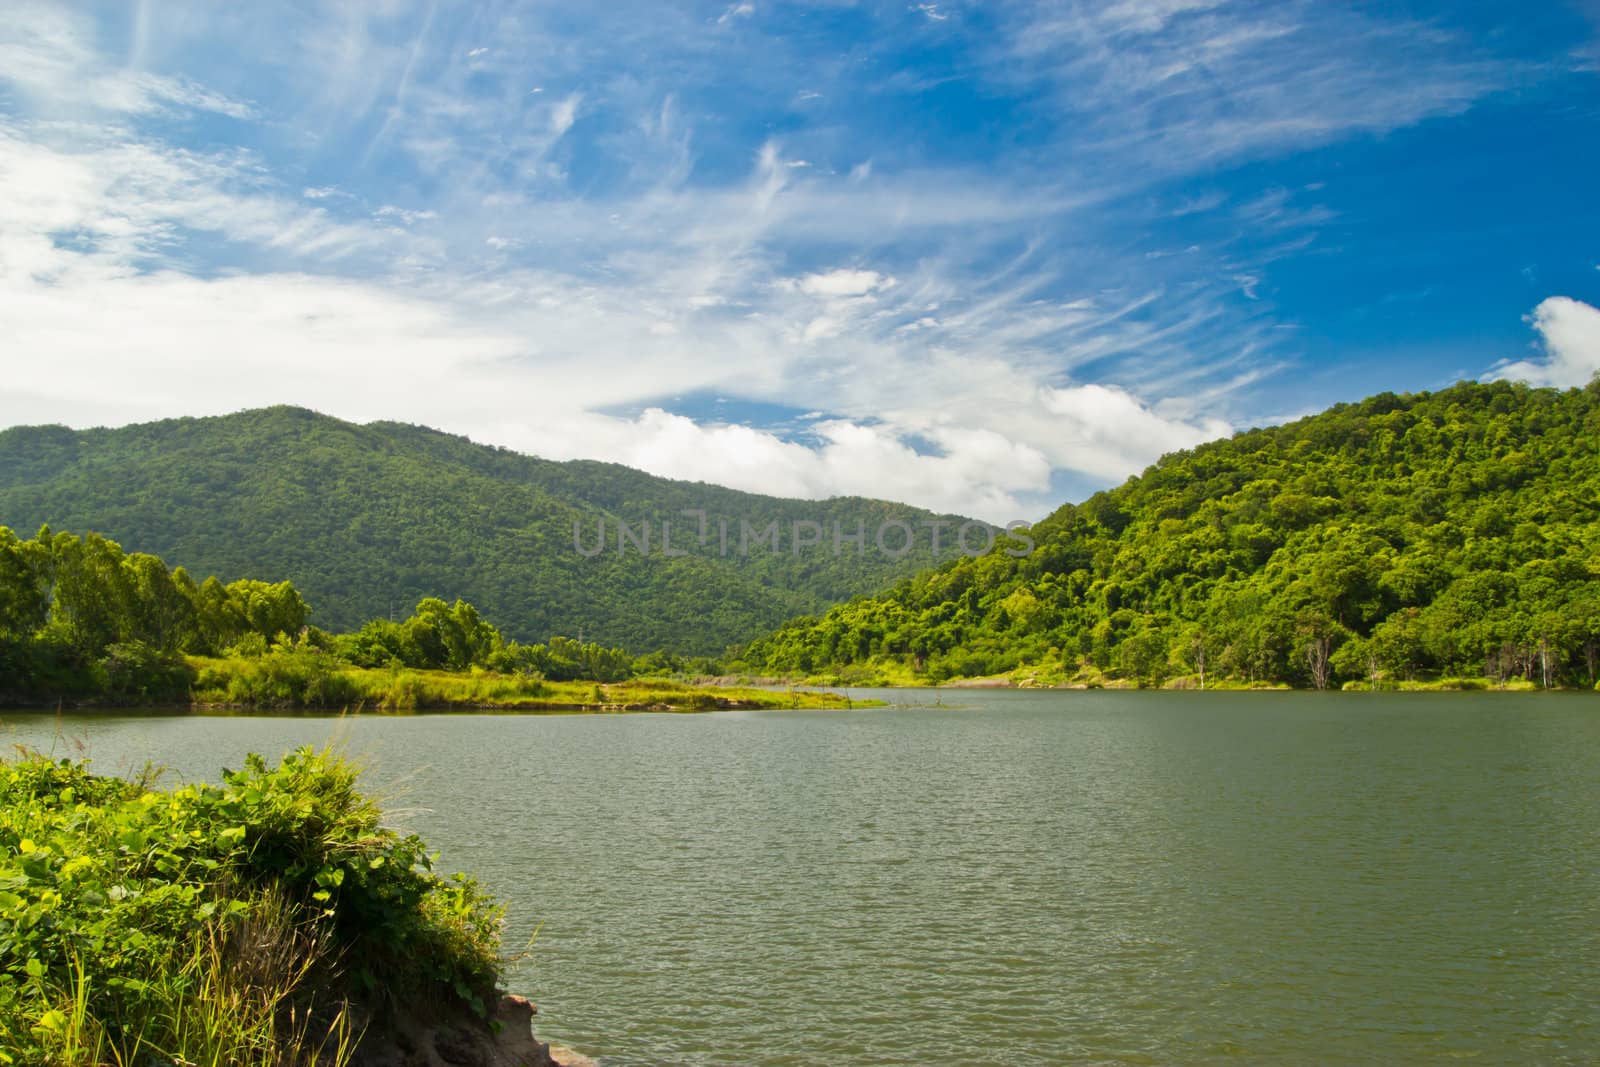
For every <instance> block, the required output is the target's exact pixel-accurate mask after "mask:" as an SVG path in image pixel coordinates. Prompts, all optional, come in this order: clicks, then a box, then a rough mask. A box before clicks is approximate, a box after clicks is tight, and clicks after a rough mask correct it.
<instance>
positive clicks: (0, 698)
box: [0, 526, 721, 704]
mask: <svg viewBox="0 0 1600 1067" xmlns="http://www.w3.org/2000/svg"><path fill="white" fill-rule="evenodd" d="M310 613H311V609H310V607H309V606H308V605H307V603H306V601H305V599H304V598H303V597H302V596H301V595H300V593H299V592H298V591H297V590H296V589H295V587H294V586H293V585H292V584H291V583H289V582H286V581H284V582H275V583H273V582H264V581H257V580H253V579H241V580H239V581H234V582H229V583H227V584H223V583H222V582H220V581H218V580H217V579H216V578H214V577H209V578H206V579H204V580H203V581H199V582H197V581H196V580H195V579H194V578H193V577H191V576H190V575H189V573H188V572H187V571H186V570H185V569H184V568H183V567H181V566H179V567H169V566H168V565H167V564H166V562H165V561H163V560H162V559H160V558H159V557H156V556H153V555H149V554H146V553H141V552H133V553H128V552H124V551H123V550H122V547H121V546H120V545H118V544H117V543H116V542H115V541H111V540H108V539H107V538H104V537H101V536H99V535H97V534H94V533H90V534H86V535H83V536H81V537H80V536H77V535H74V534H70V533H57V532H54V531H52V530H50V529H49V528H48V527H45V528H44V529H41V530H40V531H39V533H38V534H37V535H36V536H35V537H33V538H31V539H27V540H24V539H21V538H19V537H18V536H17V535H16V534H15V533H14V532H13V531H11V530H10V529H8V528H6V527H3V526H0V702H7V703H13V704H15V703H31V702H39V701H56V700H70V701H87V700H105V701H109V702H114V703H154V702H187V700H188V698H189V695H190V691H191V689H192V688H193V686H194V684H195V682H196V679H197V677H198V674H197V665H196V662H195V660H197V659H201V660H203V659H204V658H206V657H213V658H215V657H224V658H227V659H230V660H253V661H273V662H269V663H267V666H268V667H273V666H277V667H279V668H282V669H279V670H277V673H278V674H280V675H281V674H284V673H286V671H288V669H289V668H293V670H292V671H288V673H292V674H294V675H295V676H296V677H300V678H304V679H305V681H303V682H302V683H300V684H301V687H302V688H304V687H305V686H312V685H317V686H325V684H326V681H327V677H328V676H329V675H330V673H332V672H335V671H337V670H338V669H339V668H341V667H371V668H382V667H393V668H401V667H405V668H413V669H417V670H444V671H471V670H475V669H476V670H486V671H495V672H503V673H507V674H515V675H518V676H520V677H522V678H524V679H549V680H551V681H572V680H585V681H596V682H617V681H622V680H625V679H628V678H632V677H635V676H638V675H641V674H668V673H676V672H685V671H688V672H703V673H720V670H721V667H720V664H717V663H715V662H713V661H710V660H706V659H684V658H682V657H678V656H674V655H671V654H668V653H654V654H652V655H649V656H643V657H637V658H636V657H633V656H631V655H629V654H628V653H626V652H624V651H622V650H620V649H615V648H606V647H603V646H601V645H599V644H596V643H593V642H589V643H585V642H581V641H575V640H572V639H569V638H564V637H555V638H552V639H551V640H550V641H549V642H548V643H547V644H528V645H525V644H521V643H519V642H517V641H515V640H507V639H505V638H504V637H503V636H502V635H501V633H500V631H499V630H498V629H496V628H495V627H494V626H493V625H492V624H490V623H489V622H488V621H487V620H485V619H483V618H482V617H481V616H480V615H479V614H478V612H477V610H476V609H475V608H474V607H473V606H472V605H471V604H467V603H465V602H463V601H460V600H457V601H456V602H455V603H454V604H453V605H447V604H445V603H444V602H443V601H442V600H438V599H434V598H428V599H424V600H423V601H422V602H421V603H420V604H418V605H417V608H416V611H415V612H414V613H413V614H412V615H411V616H410V617H409V618H407V619H405V620H403V621H399V622H393V621H389V620H385V619H379V620H373V621H371V622H368V623H367V624H366V625H364V626H363V627H361V629H359V630H358V631H356V632H354V633H348V634H330V633H328V632H326V631H323V630H321V629H319V628H317V627H315V626H311V625H308V623H307V619H308V618H309V617H310ZM293 702H298V701H293Z"/></svg>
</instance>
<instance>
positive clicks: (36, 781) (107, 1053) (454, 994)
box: [0, 748, 501, 1067]
mask: <svg viewBox="0 0 1600 1067" xmlns="http://www.w3.org/2000/svg"><path fill="white" fill-rule="evenodd" d="M153 777H154V776H153V775H152V774H149V773H147V774H146V775H144V776H143V777H142V778H141V779H139V780H134V781H129V780H125V779H122V778H116V777H109V776H102V775H95V774H92V773H90V771H89V769H88V766H87V764H85V763H82V762H74V761H70V760H63V761H59V762H55V761H52V760H49V759H46V758H43V757H40V756H38V755H34V754H28V753H23V754H20V755H19V757H18V758H17V759H15V760H12V761H9V762H4V763H0V1064H19V1065H20V1064H27V1065H30V1067H34V1065H41V1067H80V1065H82V1067H87V1065H91V1064H92V1065H100V1064H118V1065H127V1067H133V1065H135V1064H138V1065H139V1067H144V1065H146V1064H150V1063H161V1064H167V1063H184V1062H187V1063H191V1064H202V1065H210V1064H217V1065H223V1064H227V1065H237V1067H258V1065H259V1067H300V1065H310V1064H343V1063H345V1062H348V1060H349V1057H350V1055H351V1053H352V1051H353V1050H354V1047H355V1045H356V1044H357V1043H358V1041H359V1040H360V1037H361V1035H362V1033H363V1031H365V1030H367V1029H368V1028H371V1027H378V1028H380V1029H381V1028H383V1027H384V1026H386V1025H387V1024H388V1023H390V1022H392V1021H393V1020H395V1019H398V1018H407V1019H413V1020H414V1019H416V1018H418V1017H423V1018H426V1017H429V1016H430V1015H437V1014H439V1013H441V1012H454V1013H457V1014H460V1013H464V1012H465V1013H471V1014H473V1015H476V1016H478V1017H480V1018H486V1017H487V1016H488V1014H489V1013H490V1012H491V1011H492V1009H493V1006H494V998H495V991H496V984H497V981H498V978H499V975H500V963H501V961H500V958H499V955H498V945H499V929H500V920H501V913H500V910H499V908H498V907H497V906H495V905H494V904H493V903H492V902H490V901H489V900H488V899H487V898H486V897H485V896H484V895H483V894H482V893H481V892H480V891H479V889H478V887H477V885H476V884H475V883H474V882H473V881H471V880H470V879H467V878H464V877H462V876H460V875H456V876H453V877H451V878H444V877H441V876H439V875H437V874H435V873H434V872H433V870H432V858H431V857H430V856H429V854H428V853H427V852H426V850H425V846H424V844H423V842H422V841H421V840H420V839H419V838H417V837H415V836H413V835H402V834H399V833H397V832H395V831H393V830H390V829H387V828H385V827H384V826H382V825H381V822H380V813H379V810H378V808H377V807H376V806H375V805H374V804H373V803H372V802H371V801H369V800H367V799H366V798H365V797H363V796H362V795H361V794H360V793H359V792H358V791H357V790H356V781H357V771H356V769H355V767H354V766H353V765H351V764H350V763H349V762H347V761H346V760H344V759H341V758H339V757H337V756H335V755H333V754H331V753H329V752H326V751H323V752H317V751H314V750H312V749H310V748H303V749H300V750H298V751H295V752H292V753H290V754H288V755H286V756H285V757H284V758H283V761H282V762H281V763H280V764H279V765H278V766H276V767H269V766H268V765H267V763H266V762H265V761H264V760H262V759H261V758H260V757H259V756H255V755H251V756H249V757H248V758H247V759H246V761H245V765H244V767H243V769H242V770H239V771H225V772H224V773H223V776H222V784H221V785H205V784H201V785H186V786H182V787H180V788H177V789H173V790H171V791H160V790H157V789H155V788H153V784H152V778H153Z"/></svg>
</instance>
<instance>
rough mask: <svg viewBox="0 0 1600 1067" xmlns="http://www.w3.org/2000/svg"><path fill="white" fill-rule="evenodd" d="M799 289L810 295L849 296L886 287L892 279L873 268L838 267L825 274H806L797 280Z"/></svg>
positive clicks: (863, 294) (890, 283)
mask: <svg viewBox="0 0 1600 1067" xmlns="http://www.w3.org/2000/svg"><path fill="white" fill-rule="evenodd" d="M798 284H799V287H800V291H801V292H803V293H808V294H810V295H811V296H820V297H851V296H866V295H867V294H868V293H870V292H872V291H873V290H874V289H880V288H887V287H889V286H891V285H893V284H894V279H893V278H889V277H885V276H884V275H882V274H879V273H878V272H877V271H875V270H851V269H849V268H840V269H839V270H834V271H829V272H828V273H826V274H808V275H806V276H805V277H804V278H801V279H800V281H799V283H798Z"/></svg>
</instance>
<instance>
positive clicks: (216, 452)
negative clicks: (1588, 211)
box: [0, 408, 962, 654]
mask: <svg viewBox="0 0 1600 1067" xmlns="http://www.w3.org/2000/svg"><path fill="white" fill-rule="evenodd" d="M688 509H699V510H703V511H705V512H706V513H707V521H708V524H709V525H708V533H709V536H708V537H707V539H706V543H704V544H702V543H701V542H700V539H699V525H698V520H697V519H696V518H694V517H686V516H683V515H681V514H680V513H681V512H682V511H684V510H688ZM719 518H721V519H725V520H728V522H729V523H730V535H729V539H728V541H727V542H726V543H724V541H723V539H722V537H721V535H720V533H721V531H720V529H719V527H718V525H717V520H718V519H719ZM932 518H933V516H931V515H930V514H929V513H927V512H923V511H920V510H918V509H915V508H910V507H905V506H902V505H897V504H888V503H883V502H880V501H871V500H862V499H856V498H852V499H836V500H829V501H821V502H813V501H795V500H780V499H776V498H773V497H764V496H758V495H754V494H749V493H740V492H735V491H733V490H729V489H722V488H719V487H716V486H710V485H704V484H699V483H689V482H678V481H670V480H667V479H663V478H656V477H652V476H651V475H647V474H644V473H642V472H640V471H636V470H631V469H629V468H627V467H622V466H617V465H615V464H606V463H592V462H570V463H555V462H550V461H547V460H541V459H536V458H533V457H530V456H525V455H521V454H519V453H515V452H511V451H507V450H505V449H500V448H491V447H485V446H483V445H478V444H474V443H472V442H471V441H469V440H467V439H465V438H462V437H454V436H451V435H448V434H443V433H439V432H437V431H434V430H428V429H425V428H422V427H416V426H405V425H399V424H395V423H373V424H371V425H366V426H357V425H353V424H351V423H347V422H342V421H340V420H338V419H333V418H329V417H327V416H323V415H318V414H315V413H313V412H310V411H305V410H302V409H298V408H270V409H264V410H259V411H249V412H243V413H240V414H237V415H229V416H224V417H220V418H203V419H176V420H168V421H163V422H155V423H149V424H145V425H139V426H129V427H125V428H122V429H115V430H105V429H98V430H85V431H74V430H70V429H67V428H65V427H61V426H38V427H20V428H14V429H10V430H5V431H3V432H0V525H5V526H9V527H11V528H12V529H13V530H16V531H19V532H20V533H23V534H28V533H31V532H32V531H34V530H36V529H38V528H39V527H40V526H41V525H43V524H46V523H48V524H50V525H52V526H54V527H56V528H58V529H59V528H70V529H73V530H78V531H88V530H92V531H95V532H97V533H101V534H103V535H105V536H107V537H110V538H112V539H114V540H116V541H117V542H119V543H121V544H122V545H124V546H125V547H126V548H127V549H128V550H129V551H131V552H144V553H151V554H154V555H158V556H162V557H165V558H167V559H176V560H182V561H183V562H184V563H185V564H186V565H187V566H188V567H189V568H190V569H191V570H193V571H194V572H195V573H199V574H216V575H218V576H220V577H221V578H222V579H223V580H224V581H229V580H233V579H238V578H268V579H271V580H272V581H280V580H284V579H287V580H289V581H292V582H293V583H294V586H295V588H296V589H298V590H299V591H300V592H301V593H303V594H304V596H305V598H306V600H307V601H308V602H309V603H310V604H312V605H313V608H314V614H313V615H312V619H311V621H312V622H314V623H316V624H318V625H320V626H322V627H324V628H327V629H335V630H348V629H354V628H356V627H358V626H360V625H361V624H362V623H363V622H365V621H366V620H368V619H371V618H384V617H389V616H391V615H392V616H393V617H395V618H403V617H404V616H405V614H406V613H407V612H408V611H409V610H410V608H411V606H412V605H414V604H416V603H417V601H418V600H420V599H421V598H423V597H431V596H437V597H443V598H445V599H447V600H454V599H456V598H458V597H459V598H462V599H465V600H468V601H470V602H472V603H473V604H475V605H477V606H478V607H479V608H481V609H482V610H483V611H484V613H485V614H486V615H489V616H491V617H493V618H494V619H496V620H497V621H498V622H499V623H500V625H501V626H502V627H503V628H504V629H505V631H506V633H507V635H508V636H512V637H517V638H520V639H522V640H524V641H542V640H545V639H546V638H548V637H549V636H551V635H552V634H557V633H560V634H569V635H577V636H582V637H583V638H584V639H586V640H590V641H598V642H601V643H604V644H607V645H617V646H622V647H626V648H628V649H630V650H632V651H635V652H644V651H651V650H655V649H667V650H670V651H673V652H678V653H689V654H705V653H712V654H714V653H720V652H722V651H723V650H724V649H726V647H727V646H728V645H729V644H731V643H732V642H734V641H739V640H745V639H748V638H749V636H750V635H751V634H753V633H759V632H762V631H764V630H767V629H770V628H771V627H773V626H776V625H778V624H779V623H781V622H782V621H783V620H785V619H788V618H791V617H793V616H795V615H797V614H802V613H806V612H816V611H821V610H823V609H825V608H826V607H828V606H829V605H831V604H833V603H837V602H839V601H841V600H844V599H846V598H848V597H850V596H854V595H859V594H862V593H866V592H872V591H875V590H878V589H881V588H884V587H886V586H887V585H889V584H890V583H891V582H892V581H893V580H894V579H896V578H897V577H900V576H903V575H908V574H911V573H913V572H914V571H916V570H918V569H920V568H922V567H926V566H928V565H929V564H930V563H932V562H933V560H934V558H935V557H934V556H933V555H932V553H931V546H930V541H931V537H930V534H929V531H928V529H926V528H924V527H923V526H922V525H921V524H922V523H923V522H925V521H927V520H930V519H932ZM886 519H900V520H903V521H905V522H908V523H910V524H911V525H912V526H914V527H915V528H916V529H917V532H918V536H919V538H920V546H921V547H919V548H918V549H917V550H915V551H912V552H909V553H906V554H905V555H904V556H902V557H900V558H891V557H890V556H888V555H886V554H884V553H881V552H878V551H877V550H876V546H875V545H874V543H873V541H874V536H873V535H874V531H875V530H876V529H877V528H878V526H879V524H880V523H881V522H882V521H884V520H886ZM602 520H604V521H606V522H607V528H606V540H605V548H604V550H603V551H600V552H598V554H596V555H594V556H592V557H585V556H584V555H581V554H580V553H579V552H578V551H576V550H575V546H574V528H573V527H574V522H577V523H579V524H580V528H581V531H582V542H583V544H584V546H585V549H586V550H588V551H594V549H595V547H596V546H597V544H598V542H597V540H596V535H597V532H598V524H599V523H600V522H601V521H602ZM618 520H620V521H623V522H627V523H628V524H629V528H630V530H631V531H633V533H634V534H635V535H637V534H639V533H640V532H641V527H642V524H643V523H645V522H648V523H650V524H651V533H652V535H653V538H654V540H653V541H652V543H651V550H650V554H649V555H644V554H643V553H641V552H640V551H639V548H638V546H637V544H636V543H635V542H634V541H626V542H625V543H624V544H623V545H622V549H621V550H619V545H618V542H619V540H620V539H619V537H618V533H617V526H616V522H617V521H618ZM953 521H954V522H956V523H959V522H960V521H962V520H959V519H956V520H953ZM663 522H670V523H671V524H672V527H673V532H672V545H673V548H674V550H676V551H683V552H686V553H687V554H686V555H683V556H679V557H673V558H668V557H666V556H665V555H664V554H663V553H662V551H661V548H660V534H661V527H662V523H663ZM773 522H776V523H778V532H779V535H780V537H781V540H780V542H779V544H778V546H777V550H775V551H774V550H773V549H772V548H770V547H768V546H767V545H764V544H757V543H755V540H754V539H752V540H751V543H750V544H749V546H748V548H749V550H748V552H747V553H741V551H740V548H741V545H740V542H739V537H740V533H741V526H742V524H743V523H748V524H750V526H751V527H752V528H753V529H754V530H756V531H765V530H766V528H767V527H768V526H769V524H771V523H773ZM811 522H814V523H817V524H818V526H819V527H820V529H821V537H820V541H819V544H817V545H816V546H815V547H812V548H807V549H805V550H803V551H799V552H796V551H794V550H793V547H792V543H791V534H792V532H793V530H794V528H795V524H796V523H801V524H805V523H811ZM836 522H837V523H838V524H840V527H841V529H842V531H843V532H844V533H845V535H846V536H847V537H848V536H850V535H852V534H854V533H855V532H856V530H857V529H858V524H860V527H861V528H863V529H864V530H865V531H866V541H865V550H864V551H857V550H856V549H855V548H854V546H853V545H852V544H851V543H850V542H848V541H847V542H845V543H844V545H843V550H842V551H840V552H838V553H837V554H836V553H835V552H834V547H835V546H834V541H833V529H834V524H835V523H836ZM816 532H817V531H815V530H810V529H809V528H807V532H806V534H805V535H803V536H810V535H811V534H815V533H816ZM943 548H944V552H945V554H946V555H948V554H949V552H950V538H949V537H948V536H947V537H946V538H945V541H944V545H943Z"/></svg>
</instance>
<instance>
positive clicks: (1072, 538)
mask: <svg viewBox="0 0 1600 1067" xmlns="http://www.w3.org/2000/svg"><path fill="white" fill-rule="evenodd" d="M1032 537H1033V538H1034V540H1035V541H1036V542H1037V547H1036V548H1035V550H1034V551H1033V552H1031V553H1030V554H1028V555H1027V556H1025V557H1023V558H1011V557H1009V556H1007V555H1005V554H1003V553H1001V552H1000V551H998V550H997V551H996V552H994V553H992V554H990V555H988V556H985V557H983V558H981V559H976V560H972V559H961V560H956V561H954V562H952V563H949V564H947V565H945V566H942V567H940V568H937V569H934V570H931V571H929V572H926V573H923V574H920V575H917V576H915V577H914V578H911V579H908V580H907V581H905V582H902V583H901V584H900V585H898V586H897V587H896V588H895V589H894V590H893V591H891V592H890V593H888V594H886V595H883V596H879V597H869V598H863V599H860V600H857V601H854V602H852V603H849V604H846V605H842V606H840V607H837V608H835V609H833V610H831V611H829V612H828V613H827V614H826V615H824V616H823V617H822V618H821V619H801V620H797V621H795V622H793V623H791V624H790V625H788V626H786V627H784V628H783V629H781V630H780V631H778V632H776V633H774V634H771V635H768V636H767V637H764V638H762V639H760V640H758V641H756V642H755V643H754V644H752V645H751V646H750V648H749V649H748V650H747V652H746V659H747V661H748V662H749V664H750V665H751V666H753V667H756V668H758V669H765V670H780V671H798V672H805V673H811V672H822V673H827V672H834V673H840V674H842V675H844V676H846V677H849V676H856V677H872V676H874V675H888V676H891V677H902V678H903V677H906V676H907V675H909V676H911V677H919V678H925V679H930V680H942V679H946V678H950V677H955V676H981V675H988V674H994V673H1000V672H1004V671H1009V670H1012V669H1015V668H1019V667H1028V668H1034V669H1035V670H1036V672H1037V675H1038V676H1039V677H1041V678H1046V679H1054V680H1065V679H1069V678H1073V677H1076V678H1078V679H1079V680H1084V681H1091V682H1093V681H1098V680H1110V679H1118V678H1120V679H1124V680H1128V681H1138V682H1141V683H1145V684H1151V683H1161V682H1163V681H1166V680H1169V679H1172V678H1175V677H1182V678H1184V679H1185V684H1199V682H1200V678H1201V676H1202V675H1209V678H1210V679H1212V680H1215V679H1217V678H1218V677H1227V678H1232V679H1237V680H1240V681H1258V682H1259V681H1270V682H1287V683H1290V684H1295V685H1303V686H1316V687H1319V688H1320V687H1324V686H1329V685H1335V684H1338V683H1340V682H1342V681H1353V682H1356V683H1358V684H1388V683H1394V682H1399V681H1403V680H1407V679H1421V678H1426V677H1438V676H1441V675H1460V676H1478V675H1486V676H1488V677H1489V678H1490V679H1491V680H1496V681H1505V680H1507V679H1509V678H1523V679H1529V680H1533V681H1535V682H1538V683H1540V684H1543V683H1545V682H1547V681H1548V682H1550V683H1551V684H1555V683H1557V682H1560V683H1563V684H1571V685H1583V686H1593V685H1594V684H1595V681H1596V670H1597V666H1600V664H1597V659H1600V380H1597V381H1596V382H1595V383H1593V384H1591V385H1589V386H1588V387H1587V388H1586V389H1582V390H1578V389H1574V390H1570V391H1567V392H1557V391H1555V390H1550V389H1539V390H1535V389H1529V388H1527V387H1526V386H1520V385H1510V384H1506V383H1495V384H1488V385H1479V384H1460V385H1457V386H1455V387H1453V388H1451V389H1447V390H1443V391H1441V392H1439V393H1434V394H1429V393H1421V394H1416V395H1409V396H1396V395H1394V394H1390V393H1385V394H1380V395H1378V396H1375V397H1372V398H1370V399H1368V400H1366V401H1364V402H1362V403H1360V404H1355V405H1343V404H1341V405H1338V406H1336V407H1334V408H1332V409H1330V410H1328V411H1326V412H1324V413H1322V414H1320V415H1315V416H1312V417H1310V418H1306V419H1302V420H1300V421H1298V422H1294V423H1291V424H1288V425H1285V426H1279V427H1274V428H1271V429H1265V430H1252V431H1250V432H1248V433H1241V434H1238V435H1236V436H1235V437H1233V438H1231V439H1229V440H1224V441H1217V442H1213V443H1211V444H1207V445H1202V446H1200V447H1198V448H1195V449H1194V450H1192V451H1188V452H1178V453H1175V454H1173V455H1169V456H1166V457H1164V458H1163V459H1161V460H1160V461H1159V462H1158V463H1156V464H1155V465H1154V466H1152V467H1150V468H1149V469H1148V470H1146V471H1145V472H1144V473H1143V474H1141V475H1139V476H1137V477H1134V478H1131V479H1129V480H1128V481H1127V482H1126V483H1125V484H1124V485H1122V486H1120V487H1118V488H1116V489H1113V490H1111V491H1109V492H1104V493H1099V494H1096V495H1095V496H1094V497H1092V498H1090V499H1089V500H1088V501H1086V502H1084V503H1083V504H1081V505H1076V506H1074V505H1067V506H1065V507H1062V508H1061V509H1060V510H1058V511H1057V512H1055V513H1054V514H1053V515H1051V516H1050V517H1049V518H1048V519H1047V520H1045V521H1044V522H1042V523H1040V524H1039V525H1037V526H1035V527H1034V528H1033V530H1032Z"/></svg>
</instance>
